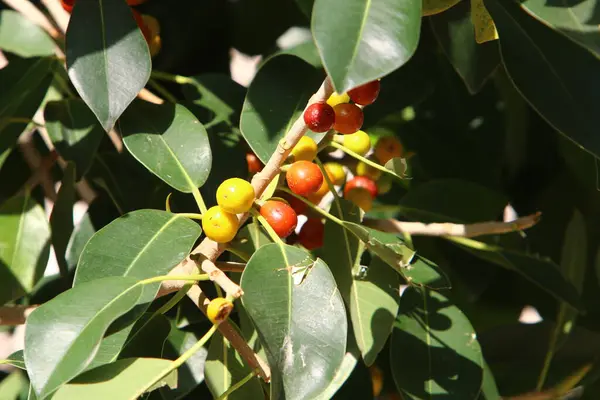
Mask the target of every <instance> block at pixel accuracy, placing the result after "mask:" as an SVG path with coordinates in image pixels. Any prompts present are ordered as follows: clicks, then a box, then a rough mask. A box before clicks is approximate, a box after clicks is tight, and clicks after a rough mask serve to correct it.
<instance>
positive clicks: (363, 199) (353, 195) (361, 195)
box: [344, 187, 373, 212]
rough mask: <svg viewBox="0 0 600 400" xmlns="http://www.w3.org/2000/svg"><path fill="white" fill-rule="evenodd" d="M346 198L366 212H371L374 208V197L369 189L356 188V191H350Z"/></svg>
mask: <svg viewBox="0 0 600 400" xmlns="http://www.w3.org/2000/svg"><path fill="white" fill-rule="evenodd" d="M344 198H345V199H346V200H349V201H351V202H352V203H354V204H356V205H357V206H358V207H360V208H361V209H362V210H363V211H365V212H367V211H370V210H371V208H372V207H373V197H372V196H371V193H369V191H368V190H367V189H363V188H360V187H355V188H354V189H351V190H349V191H348V193H346V194H345V195H344Z"/></svg>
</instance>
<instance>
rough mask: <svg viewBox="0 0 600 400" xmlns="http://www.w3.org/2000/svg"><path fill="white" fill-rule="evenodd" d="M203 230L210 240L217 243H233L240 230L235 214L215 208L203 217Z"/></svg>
mask: <svg viewBox="0 0 600 400" xmlns="http://www.w3.org/2000/svg"><path fill="white" fill-rule="evenodd" d="M202 229H203V230H204V233H205V234H206V236H207V237H208V238H209V239H210V240H214V241H215V242H217V243H227V242H231V241H232V240H233V238H234V237H235V234H236V233H237V230H238V219H237V216H236V215H235V214H230V213H228V212H227V211H225V210H223V209H222V208H221V207H220V206H214V207H211V208H209V209H208V211H206V212H205V213H204V214H203V215H202Z"/></svg>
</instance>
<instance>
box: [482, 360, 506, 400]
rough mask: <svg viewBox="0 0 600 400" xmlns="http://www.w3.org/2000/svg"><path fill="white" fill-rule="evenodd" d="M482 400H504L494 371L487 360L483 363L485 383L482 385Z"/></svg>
mask: <svg viewBox="0 0 600 400" xmlns="http://www.w3.org/2000/svg"><path fill="white" fill-rule="evenodd" d="M481 395H482V396H483V399H482V400H502V397H501V396H500V392H498V387H497V386H496V380H495V379H494V374H493V373H492V369H491V368H490V366H489V365H488V363H487V362H485V360H484V361H483V382H482V384H481Z"/></svg>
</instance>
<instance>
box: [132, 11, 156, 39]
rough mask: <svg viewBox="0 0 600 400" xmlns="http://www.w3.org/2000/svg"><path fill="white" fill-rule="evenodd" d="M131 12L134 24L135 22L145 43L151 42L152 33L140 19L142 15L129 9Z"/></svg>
mask: <svg viewBox="0 0 600 400" xmlns="http://www.w3.org/2000/svg"><path fill="white" fill-rule="evenodd" d="M131 11H132V12H133V19H135V22H137V25H138V27H139V28H140V30H141V31H142V34H143V35H144V39H146V43H150V41H151V40H152V32H150V29H148V26H146V23H145V22H144V19H143V18H142V14H140V13H139V12H137V11H136V10H134V9H131Z"/></svg>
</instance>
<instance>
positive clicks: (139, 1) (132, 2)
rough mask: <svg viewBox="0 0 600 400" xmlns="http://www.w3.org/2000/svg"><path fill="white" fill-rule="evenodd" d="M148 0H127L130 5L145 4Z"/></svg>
mask: <svg viewBox="0 0 600 400" xmlns="http://www.w3.org/2000/svg"><path fill="white" fill-rule="evenodd" d="M147 1H148V0H127V4H128V5H130V6H139V5H140V4H144V3H145V2H147Z"/></svg>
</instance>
